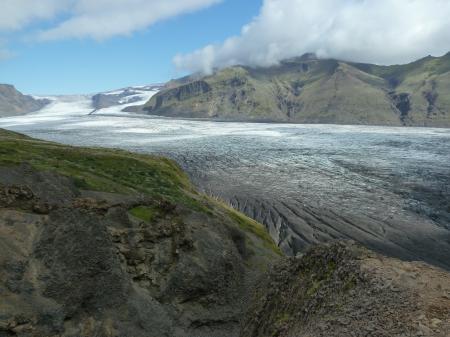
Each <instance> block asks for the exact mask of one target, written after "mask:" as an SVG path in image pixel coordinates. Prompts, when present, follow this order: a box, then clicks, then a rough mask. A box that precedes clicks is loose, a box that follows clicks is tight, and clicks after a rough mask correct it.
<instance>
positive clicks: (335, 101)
mask: <svg viewBox="0 0 450 337" xmlns="http://www.w3.org/2000/svg"><path fill="white" fill-rule="evenodd" d="M141 111H143V112H144V113H148V114H152V115H162V116H170V117H186V118H207V119H218V120H235V121H268V122H291V123H323V124H328V123H332V124H368V125H394V126H396V125H398V126H401V125H404V126H436V127H448V126H450V53H448V54H446V55H444V56H442V57H432V56H428V57H425V58H423V59H420V60H418V61H415V62H412V63H409V64H404V65H392V66H380V65H374V64H365V63H352V62H345V61H340V60H335V59H319V58H317V57H316V56H315V55H314V54H305V55H303V56H301V57H298V58H292V59H288V60H285V61H282V62H281V63H280V64H278V65H275V66H271V67H258V68H254V67H246V66H233V67H229V68H225V69H222V70H217V71H215V72H214V73H213V74H212V75H207V76H201V75H199V74H195V75H192V76H187V77H184V78H181V79H177V80H172V81H170V82H169V83H167V84H166V86H165V87H164V88H163V90H161V91H160V92H159V93H158V94H156V95H154V96H153V97H152V98H151V99H150V100H149V101H148V102H147V103H146V104H145V105H144V106H143V107H142V108H141Z"/></svg>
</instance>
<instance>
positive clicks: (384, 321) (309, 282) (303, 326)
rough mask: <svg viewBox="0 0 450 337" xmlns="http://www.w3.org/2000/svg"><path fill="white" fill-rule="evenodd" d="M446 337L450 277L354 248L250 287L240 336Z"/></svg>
mask: <svg viewBox="0 0 450 337" xmlns="http://www.w3.org/2000/svg"><path fill="white" fill-rule="evenodd" d="M449 334H450V274H449V273H448V272H446V271H444V270H441V269H438V268H434V267H430V266H429V265H426V264H424V263H420V262H403V261H400V260H397V259H392V258H386V257H384V256H381V255H378V254H375V253H373V252H371V251H369V250H366V249H365V248H362V247H361V246H359V245H356V244H354V243H352V242H336V243H332V244H327V245H319V246H316V247H313V248H311V249H310V250H309V251H308V252H307V253H305V254H304V255H303V256H302V257H300V258H291V259H286V260H283V262H281V263H280V264H279V265H277V266H276V267H275V268H274V269H273V270H272V271H271V273H270V275H269V276H268V277H265V278H264V279H263V281H262V282H261V283H258V284H257V286H256V290H255V294H254V295H253V302H252V304H251V305H250V308H249V309H248V312H247V314H246V316H245V318H244V320H243V323H242V330H241V337H257V336H278V337H307V336H308V337H319V336H320V337H333V336H336V337H338V336H339V337H341V336H358V337H359V336H374V337H375V336H376V337H392V336H440V337H446V336H449Z"/></svg>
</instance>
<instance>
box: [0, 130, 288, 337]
mask: <svg viewBox="0 0 450 337" xmlns="http://www.w3.org/2000/svg"><path fill="white" fill-rule="evenodd" d="M0 138H1V139H0V296H1V301H0V336H2V337H3V336H27V337H28V336H33V337H34V336H73V337H78V336H86V337H87V336H89V337H90V336H92V337H93V336H117V337H118V336H130V337H139V336H146V337H148V336H155V337H161V336H168V337H173V336H199V337H200V336H208V337H211V336H237V335H238V334H239V320H240V316H241V313H242V311H243V308H244V305H245V303H246V302H247V297H248V294H249V293H250V290H251V286H252V284H253V280H254V279H255V278H258V277H260V276H261V275H262V274H263V273H264V272H265V271H266V270H267V268H268V266H269V265H270V264H271V263H274V262H275V261H277V260H278V259H279V258H280V253H279V250H278V248H277V247H276V246H274V245H273V242H272V240H271V239H270V237H269V236H268V235H267V234H266V232H265V231H264V229H263V227H262V225H260V224H258V223H256V222H254V221H252V220H250V219H248V218H246V217H244V216H243V215H241V214H240V213H237V212H234V211H233V210H231V209H228V208H227V207H225V206H222V205H220V204H219V203H217V202H214V201H212V200H209V199H206V198H205V197H204V196H202V195H199V194H196V193H195V191H193V190H191V187H190V185H189V183H188V182H187V180H185V179H186V178H185V176H184V174H183V173H182V172H181V171H180V170H179V169H178V168H177V166H176V165H175V164H174V163H172V162H170V161H168V160H165V159H162V158H155V157H149V156H135V155H131V154H127V153H124V152H119V151H117V152H116V151H109V150H89V149H77V148H70V147H65V146H59V145H56V144H51V143H45V142H39V141H34V140H31V139H28V138H22V137H20V136H18V135H15V134H11V133H5V132H2V134H1V137H0ZM25 161H27V162H29V164H26V163H24V162H25ZM20 162H22V164H20ZM134 179H137V180H136V183H133V181H134ZM137 181H139V182H140V183H139V184H138V183H137Z"/></svg>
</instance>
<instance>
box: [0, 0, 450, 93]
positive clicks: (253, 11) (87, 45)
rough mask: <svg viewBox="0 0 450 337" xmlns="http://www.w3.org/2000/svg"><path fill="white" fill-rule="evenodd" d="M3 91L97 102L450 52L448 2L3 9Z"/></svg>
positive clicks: (214, 2) (74, 0)
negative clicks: (256, 71)
mask: <svg viewBox="0 0 450 337" xmlns="http://www.w3.org/2000/svg"><path fill="white" fill-rule="evenodd" d="M0 3H1V5H0V83H11V84H14V85H15V86H16V87H17V88H18V89H19V90H21V91H23V92H25V93H32V94H63V93H65V94H67V93H94V92H99V91H105V90H109V89H116V88H120V87H124V86H129V85H140V84H151V83H157V82H165V81H167V80H170V79H171V78H175V77H179V76H182V75H184V74H186V73H190V72H203V73H206V74H207V73H210V72H211V71H213V70H214V69H216V68H223V67H227V66H231V65H236V64H241V65H247V66H270V65H274V64H277V63H278V62H279V61H280V60H283V59H286V58H290V57H294V56H300V55H302V54H304V53H310V52H312V53H316V54H317V56H318V57H322V58H327V57H331V58H336V59H340V60H346V61H355V62H368V63H376V64H398V63H407V62H410V61H414V60H417V59H419V58H421V57H424V56H427V55H433V56H440V55H443V54H445V53H447V52H449V51H450V20H449V19H448V18H449V17H450V1H449V0H414V1H411V0H376V1H374V0H314V1H311V0H39V1H37V0H0Z"/></svg>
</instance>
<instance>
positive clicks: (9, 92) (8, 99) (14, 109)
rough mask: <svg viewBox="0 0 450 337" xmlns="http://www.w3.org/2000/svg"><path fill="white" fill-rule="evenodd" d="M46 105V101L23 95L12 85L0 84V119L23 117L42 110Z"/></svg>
mask: <svg viewBox="0 0 450 337" xmlns="http://www.w3.org/2000/svg"><path fill="white" fill-rule="evenodd" d="M48 103H49V101H48V100H46V99H34V98H33V97H31V96H27V95H23V94H22V93H21V92H19V91H17V90H16V88H14V86H12V85H9V84H0V117H8V116H17V115H23V114H26V113H29V112H33V111H36V110H39V109H42V108H43V107H44V106H45V105H47V104H48Z"/></svg>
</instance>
